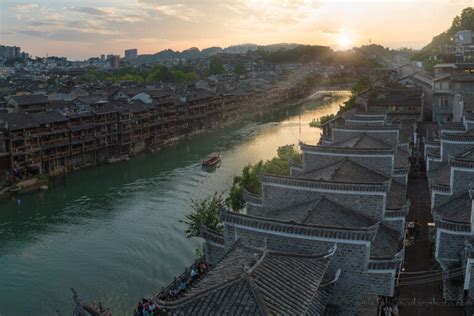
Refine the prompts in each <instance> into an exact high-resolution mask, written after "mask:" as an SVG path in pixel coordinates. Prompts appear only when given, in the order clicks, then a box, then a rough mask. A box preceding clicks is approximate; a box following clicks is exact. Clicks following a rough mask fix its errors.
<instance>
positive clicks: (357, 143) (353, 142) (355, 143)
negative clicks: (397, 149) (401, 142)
mask: <svg viewBox="0 0 474 316" xmlns="http://www.w3.org/2000/svg"><path fill="white" fill-rule="evenodd" d="M329 146H330V147H339V148H341V147H342V148H343V147H347V148H357V149H369V148H370V149H382V148H384V149H385V148H393V147H394V145H393V144H389V143H387V142H384V141H382V140H380V139H377V138H375V137H372V136H370V135H368V134H367V133H363V134H361V135H357V136H355V137H352V138H350V139H347V140H344V141H341V142H337V143H333V144H330V145H329Z"/></svg>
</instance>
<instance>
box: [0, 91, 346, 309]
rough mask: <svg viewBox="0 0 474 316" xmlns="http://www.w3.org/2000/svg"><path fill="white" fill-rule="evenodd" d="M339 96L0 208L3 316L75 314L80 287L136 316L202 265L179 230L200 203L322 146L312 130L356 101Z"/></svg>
mask: <svg viewBox="0 0 474 316" xmlns="http://www.w3.org/2000/svg"><path fill="white" fill-rule="evenodd" d="M335 93H336V94H338V95H340V96H341V97H342V99H339V100H335V101H334V102H329V103H326V104H325V105H321V102H319V103H318V101H308V102H306V103H305V105H303V106H299V107H297V108H293V109H290V110H288V111H287V110H284V111H278V112H275V113H272V114H269V115H266V116H265V117H263V118H262V119H261V120H260V121H259V122H246V123H243V124H241V125H240V126H234V127H231V128H224V129H219V130H217V131H213V132H212V133H206V134H202V135H198V136H195V137H192V138H191V139H190V140H187V141H185V142H182V143H180V144H178V145H176V146H173V147H169V148H166V149H164V150H162V151H159V152H156V153H146V154H142V155H139V156H138V157H135V158H133V159H131V160H130V161H127V162H120V163H116V164H112V165H103V166H98V167H96V168H90V169H87V170H81V171H77V172H73V173H71V174H68V175H66V176H63V177H60V178H55V179H54V181H52V183H51V184H50V188H49V190H47V191H44V192H36V193H30V194H25V195H19V196H17V197H15V198H10V199H8V200H0V315H2V316H5V315H55V313H56V311H59V312H60V314H61V315H63V314H64V315H70V314H71V313H72V310H73V302H72V299H71V297H72V294H71V291H70V288H71V287H74V288H75V289H76V290H77V292H78V293H79V295H80V296H81V298H83V299H84V300H86V301H91V300H95V301H98V302H99V301H100V302H102V304H103V305H104V306H107V307H110V308H111V309H112V311H113V312H114V315H127V314H130V313H131V311H132V309H133V307H134V305H135V303H136V302H137V301H138V300H139V299H140V298H142V297H148V296H150V295H151V294H153V293H156V292H158V291H159V289H160V288H161V287H162V286H164V285H166V284H167V283H168V282H169V281H170V280H171V279H172V278H173V276H175V275H177V274H179V273H181V272H182V271H183V269H184V267H185V266H187V265H189V264H190V263H191V262H192V261H193V259H194V257H195V249H196V248H197V247H198V246H199V245H200V243H201V241H200V240H199V239H188V238H186V235H185V233H184V230H185V225H184V224H182V223H180V222H179V220H181V219H183V217H184V215H185V214H186V213H188V212H190V211H191V208H190V202H191V200H199V199H202V198H205V197H206V196H208V195H211V194H212V193H213V192H215V191H219V192H222V191H224V190H225V189H227V188H229V187H230V185H231V184H232V179H233V177H234V176H235V175H237V174H239V173H240V172H241V170H242V168H243V167H244V166H245V165H246V164H248V163H255V162H257V161H259V160H260V159H270V158H272V157H273V156H275V155H276V149H277V148H278V147H279V146H281V145H285V144H297V143H298V141H299V140H301V141H304V142H307V143H312V144H315V143H317V142H318V140H319V133H320V130H319V129H316V128H311V127H309V125H308V123H309V122H310V121H311V120H312V119H314V118H318V117H320V116H322V115H326V114H330V113H335V112H336V111H337V110H338V105H339V104H340V103H341V102H343V101H345V100H346V99H347V98H348V92H346V91H338V92H335ZM211 152H219V153H221V155H222V164H221V166H220V167H219V168H218V169H217V170H215V171H214V172H206V171H203V170H202V169H201V166H200V161H201V159H202V158H203V157H205V156H206V155H208V154H210V153H211Z"/></svg>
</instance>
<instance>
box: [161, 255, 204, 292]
mask: <svg viewBox="0 0 474 316" xmlns="http://www.w3.org/2000/svg"><path fill="white" fill-rule="evenodd" d="M208 270H209V265H208V264H207V263H206V262H205V261H204V260H201V261H200V262H198V263H196V264H194V265H193V266H192V267H191V269H189V270H187V271H185V273H184V274H183V275H182V276H181V277H180V278H179V279H177V280H175V282H174V284H173V285H172V286H170V287H169V289H168V292H167V293H162V294H164V297H163V298H164V299H165V300H174V299H176V298H177V297H178V296H179V295H180V294H182V293H183V292H184V291H186V289H187V288H188V287H189V286H190V285H191V284H193V283H194V281H196V280H197V279H199V277H200V276H202V275H204V274H205V273H206V272H207V271H208Z"/></svg>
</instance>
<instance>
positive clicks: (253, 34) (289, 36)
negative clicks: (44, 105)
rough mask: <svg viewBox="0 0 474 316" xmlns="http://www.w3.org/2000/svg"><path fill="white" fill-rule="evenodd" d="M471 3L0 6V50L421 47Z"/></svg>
mask: <svg viewBox="0 0 474 316" xmlns="http://www.w3.org/2000/svg"><path fill="white" fill-rule="evenodd" d="M473 2H474V0H433V1H422V0H412V1H409V0H400V1H383V0H359V1H342V0H334V1H330V0H319V1H312V0H175V1H173V0H75V1H71V0H36V1H25V0H0V43H1V44H7V45H17V46H21V47H22V49H23V50H24V51H27V52H30V53H31V54H32V55H34V56H45V55H46V53H47V54H48V55H58V56H67V57H69V58H72V59H83V58H86V57H91V56H98V55H100V54H107V53H116V54H121V55H123V50H124V49H127V48H138V49H139V53H154V52H157V51H159V50H162V49H165V48H171V49H175V50H183V49H186V48H189V47H192V46H195V47H198V48H205V47H209V46H221V47H224V46H229V45H232V44H240V43H257V44H271V43H282V42H285V43H304V44H322V45H329V46H331V47H333V48H335V49H340V48H345V47H348V46H350V45H360V44H366V43H368V42H369V40H371V41H372V43H380V44H382V45H385V46H389V47H391V48H399V47H402V46H408V47H414V48H419V47H421V46H423V45H424V44H426V43H427V42H429V41H430V40H431V38H432V37H433V36H434V35H437V34H438V33H440V32H442V31H444V30H446V29H447V28H448V27H449V26H450V25H451V21H452V19H453V17H454V16H455V15H457V14H459V13H460V12H461V10H462V9H463V8H465V7H468V6H472V4H473Z"/></svg>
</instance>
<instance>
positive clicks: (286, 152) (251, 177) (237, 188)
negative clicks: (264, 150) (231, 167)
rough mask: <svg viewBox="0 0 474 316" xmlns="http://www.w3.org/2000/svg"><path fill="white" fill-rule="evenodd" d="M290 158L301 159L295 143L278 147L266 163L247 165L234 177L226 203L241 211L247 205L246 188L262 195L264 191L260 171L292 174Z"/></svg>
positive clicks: (283, 174)
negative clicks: (245, 199) (274, 154)
mask: <svg viewBox="0 0 474 316" xmlns="http://www.w3.org/2000/svg"><path fill="white" fill-rule="evenodd" d="M289 160H294V161H300V160H301V154H300V153H299V152H298V151H297V150H296V148H295V145H285V146H281V147H278V150H277V156H276V157H274V158H273V159H271V160H267V161H266V162H265V163H264V162H263V161H259V162H258V163H257V164H255V165H251V164H249V165H247V166H246V167H245V168H244V169H243V170H242V175H241V176H237V177H235V178H234V182H233V184H232V187H231V189H230V194H229V197H228V198H227V200H226V204H227V205H229V206H231V207H232V209H233V210H234V211H236V212H237V211H240V210H241V209H243V208H244V206H245V201H244V190H247V191H248V192H250V193H253V194H257V195H260V194H261V193H262V183H261V181H260V173H262V172H265V173H268V174H273V175H278V176H288V175H290V164H289Z"/></svg>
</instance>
